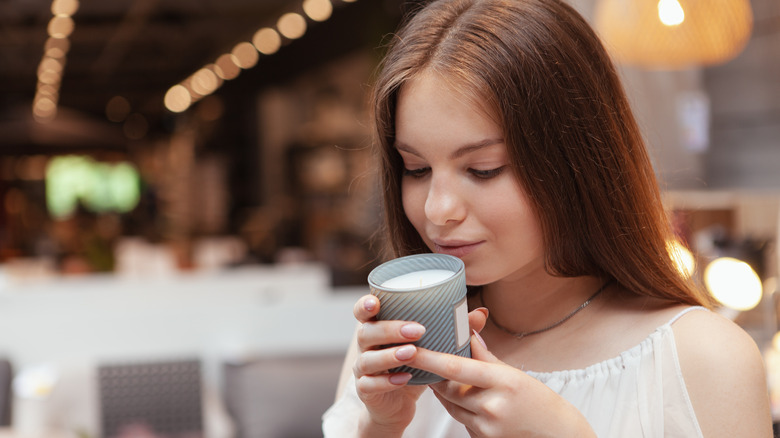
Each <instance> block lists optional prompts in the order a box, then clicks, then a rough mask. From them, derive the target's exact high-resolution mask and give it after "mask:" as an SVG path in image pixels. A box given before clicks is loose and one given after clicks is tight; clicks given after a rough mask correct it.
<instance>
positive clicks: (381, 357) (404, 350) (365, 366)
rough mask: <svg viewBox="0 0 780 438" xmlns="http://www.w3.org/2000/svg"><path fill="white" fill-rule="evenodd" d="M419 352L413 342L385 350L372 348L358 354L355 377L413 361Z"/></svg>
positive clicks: (380, 371)
mask: <svg viewBox="0 0 780 438" xmlns="http://www.w3.org/2000/svg"><path fill="white" fill-rule="evenodd" d="M416 354H417V347H415V346H414V345H411V344H407V345H402V346H399V347H392V348H386V349H384V350H371V351H366V352H364V353H362V354H361V355H360V356H358V358H357V360H356V361H355V365H354V367H353V371H354V373H355V377H360V376H364V375H371V374H379V373H384V372H386V371H387V370H389V369H390V368H395V367H398V366H401V365H404V364H407V363H409V362H411V360H412V359H414V356H415V355H416Z"/></svg>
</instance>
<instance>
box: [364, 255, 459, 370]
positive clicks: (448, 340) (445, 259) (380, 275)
mask: <svg viewBox="0 0 780 438" xmlns="http://www.w3.org/2000/svg"><path fill="white" fill-rule="evenodd" d="M428 269H446V270H450V271H453V272H454V273H455V274H454V275H453V276H452V277H450V278H448V279H446V280H443V281H441V282H438V283H435V284H431V285H428V286H424V287H422V288H415V289H390V288H386V287H382V283H384V282H386V281H387V280H390V279H391V278H395V277H398V276H400V275H404V274H408V273H411V272H416V271H423V270H428ZM368 284H369V288H370V289H371V293H372V294H373V295H375V296H376V297H377V298H379V301H380V308H379V314H378V315H377V319H380V320H403V321H416V322H418V323H420V324H422V325H423V326H425V329H426V330H425V334H424V335H423V336H422V338H420V340H418V341H417V342H415V343H414V344H415V345H417V346H418V347H422V348H426V349H428V350H433V351H440V352H444V353H451V354H455V355H457V356H462V357H471V348H470V345H469V339H470V336H465V337H464V339H461V345H458V342H457V341H458V339H457V338H458V336H457V332H458V331H457V329H458V327H457V324H465V327H460V328H461V333H464V330H465V333H468V332H469V330H468V318H462V317H461V318H459V317H458V316H457V312H456V309H458V307H461V306H465V299H466V269H465V266H464V265H463V261H461V260H460V259H459V258H457V257H453V256H450V255H445V254H417V255H411V256H406V257H400V258H397V259H394V260H390V261H388V262H386V263H383V264H382V265H380V266H378V267H376V268H375V269H374V270H373V271H371V273H370V274H369V275H368ZM462 308H463V307H461V310H462ZM390 371H391V372H408V373H411V374H412V380H411V381H410V382H409V383H410V384H412V385H426V384H429V383H434V382H438V381H441V380H443V378H442V377H440V376H438V375H436V374H433V373H429V372H427V371H422V370H418V369H415V368H411V367H407V366H401V367H398V368H395V369H392V370H390Z"/></svg>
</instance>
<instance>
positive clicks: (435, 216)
mask: <svg viewBox="0 0 780 438" xmlns="http://www.w3.org/2000/svg"><path fill="white" fill-rule="evenodd" d="M425 216H426V217H427V218H428V220H429V221H431V222H432V223H433V224H435V225H445V224H447V223H448V222H452V221H455V222H458V221H461V220H463V219H464V218H465V216H466V208H465V203H464V202H463V199H462V194H461V193H458V190H457V189H456V187H455V185H454V184H452V182H451V181H450V182H448V181H445V180H441V179H440V180H436V178H433V180H432V181H431V185H430V187H429V188H428V197H427V198H426V200H425Z"/></svg>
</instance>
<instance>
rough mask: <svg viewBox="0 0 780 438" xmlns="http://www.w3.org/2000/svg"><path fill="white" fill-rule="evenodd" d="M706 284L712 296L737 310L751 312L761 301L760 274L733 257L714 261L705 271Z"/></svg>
mask: <svg viewBox="0 0 780 438" xmlns="http://www.w3.org/2000/svg"><path fill="white" fill-rule="evenodd" d="M704 284H705V285H706V286H707V289H709V291H710V293H712V296H714V297H715V299H716V300H718V301H720V302H721V303H722V304H723V305H725V306H727V307H730V308H732V309H735V310H750V309H752V308H754V307H756V305H758V303H759V302H760V301H761V294H762V285H761V279H760V278H758V274H756V272H755V271H754V270H753V268H751V267H750V265H748V264H747V263H745V262H743V261H741V260H737V259H735V258H731V257H721V258H718V259H715V260H713V261H712V262H711V263H710V264H709V265H707V268H706V269H705V270H704Z"/></svg>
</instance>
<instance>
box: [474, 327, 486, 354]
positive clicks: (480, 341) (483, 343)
mask: <svg viewBox="0 0 780 438" xmlns="http://www.w3.org/2000/svg"><path fill="white" fill-rule="evenodd" d="M472 332H473V333H474V336H475V337H476V338H477V340H478V341H479V343H480V344H482V346H483V347H484V348H485V350H487V344H485V340H484V339H482V336H480V335H479V333H477V331H476V330H472Z"/></svg>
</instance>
